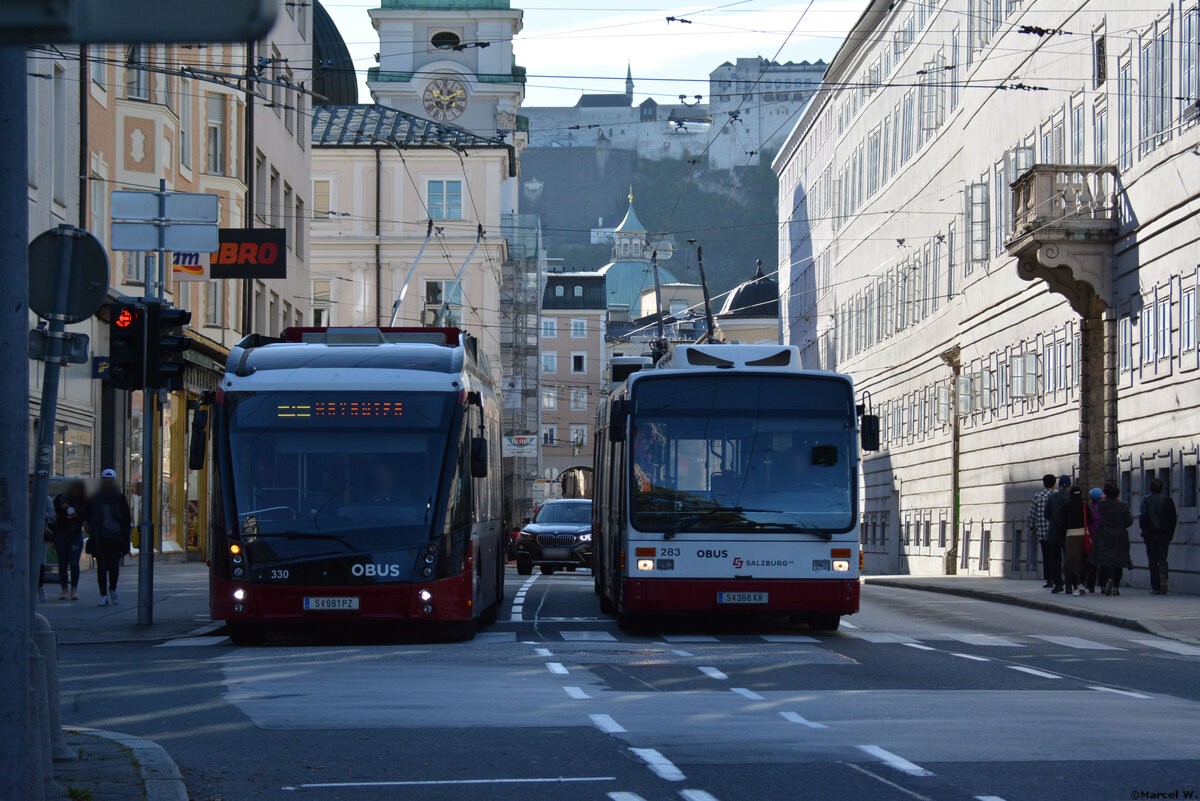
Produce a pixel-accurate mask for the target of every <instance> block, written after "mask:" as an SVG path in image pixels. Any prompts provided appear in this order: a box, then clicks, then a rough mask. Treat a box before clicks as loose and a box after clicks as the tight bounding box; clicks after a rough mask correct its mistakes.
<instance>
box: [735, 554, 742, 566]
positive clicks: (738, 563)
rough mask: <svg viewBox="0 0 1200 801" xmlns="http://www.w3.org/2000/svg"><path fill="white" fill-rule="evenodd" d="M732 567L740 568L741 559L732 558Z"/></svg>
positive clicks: (737, 557) (738, 557)
mask: <svg viewBox="0 0 1200 801" xmlns="http://www.w3.org/2000/svg"><path fill="white" fill-rule="evenodd" d="M733 566H734V567H741V566H742V557H740V556H735V557H733Z"/></svg>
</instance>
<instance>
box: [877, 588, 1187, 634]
mask: <svg viewBox="0 0 1200 801" xmlns="http://www.w3.org/2000/svg"><path fill="white" fill-rule="evenodd" d="M863 581H864V582H865V583H867V584H877V585H879V586H880V587H898V588H900V589H903V590H917V591H920V592H940V593H942V594H944V595H959V596H962V597H964V598H976V599H978V600H981V601H992V602H995V603H1002V604H1011V605H1012V606H1024V607H1027V608H1029V609H1038V610H1041V611H1043V612H1056V613H1058V614H1060V615H1070V616H1071V617H1079V618H1084V619H1086V620H1094V621H1096V622H1098V623H1108V624H1109V625H1113V626H1121V627H1123V628H1127V629H1133V630H1134V631H1140V632H1143V633H1145V634H1153V635H1155V636H1156V637H1164V638H1166V639H1169V640H1178V641H1180V642H1187V640H1184V639H1183V638H1181V637H1179V636H1178V635H1175V634H1173V633H1170V632H1167V631H1165V630H1164V629H1162V628H1161V627H1160V626H1157V625H1155V624H1153V623H1144V622H1142V621H1141V620H1137V619H1136V618H1129V617H1120V616H1118V615H1110V614H1108V613H1105V612H1094V611H1092V610H1090V609H1076V608H1074V607H1068V606H1062V605H1060V604H1056V603H1051V602H1048V601H1038V600H1034V599H1032V598H1021V597H1019V596H1015V595H1007V594H1005V593H999V592H988V591H987V590H975V589H971V588H970V587H942V586H937V585H933V584H918V583H915V582H909V581H897V580H895V579H887V578H874V577H871V576H863Z"/></svg>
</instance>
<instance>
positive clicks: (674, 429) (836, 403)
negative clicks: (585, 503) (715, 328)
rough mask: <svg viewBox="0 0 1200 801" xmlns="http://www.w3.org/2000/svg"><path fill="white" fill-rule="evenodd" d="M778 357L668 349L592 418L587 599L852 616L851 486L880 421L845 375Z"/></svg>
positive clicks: (655, 607) (743, 348) (622, 608)
mask: <svg viewBox="0 0 1200 801" xmlns="http://www.w3.org/2000/svg"><path fill="white" fill-rule="evenodd" d="M798 363H799V351H798V349H797V348H794V347H784V346H778V345H678V346H676V347H675V349H674V351H673V352H672V353H671V354H669V355H668V356H666V357H664V358H663V359H662V360H661V361H660V362H659V363H658V365H656V366H654V367H649V368H646V369H642V370H640V371H638V372H634V373H633V374H631V375H630V376H629V377H628V378H627V379H626V380H625V381H624V382H623V383H621V384H619V385H618V386H617V387H616V389H615V390H614V391H613V392H612V393H611V394H610V396H609V397H608V398H606V399H605V400H604V401H603V402H602V403H601V405H600V408H599V411H598V412H597V426H596V428H597V433H596V437H597V439H596V457H595V475H596V492H595V499H594V503H593V524H594V528H595V532H596V534H595V541H594V543H593V554H594V560H595V581H596V592H597V594H598V595H599V596H600V603H601V607H602V608H603V609H604V611H605V612H608V613H612V612H615V613H616V614H617V615H618V620H619V621H620V623H621V624H622V626H627V625H630V624H632V623H634V622H636V620H637V617H638V616H639V615H642V614H646V613H665V612H712V611H718V610H732V611H744V612H760V613H762V612H766V613H779V614H789V615H791V616H792V617H793V619H794V620H797V621H804V622H807V623H808V624H809V625H810V627H812V628H813V629H817V630H834V629H836V628H837V627H838V624H839V622H840V619H841V616H842V615H847V614H853V613H854V612H856V611H858V608H859V568H860V563H859V554H860V549H859V539H858V518H859V514H858V480H859V479H858V475H859V445H860V426H859V420H860V418H861V419H862V426H861V428H862V447H863V448H864V449H867V450H873V449H877V448H878V439H879V428H878V426H879V421H878V418H876V417H874V416H872V415H864V414H863V409H862V408H861V407H859V406H856V404H855V399H854V388H853V386H852V384H851V381H850V378H849V377H847V376H844V375H839V374H836V373H825V372H814V371H806V370H801V369H799V367H798Z"/></svg>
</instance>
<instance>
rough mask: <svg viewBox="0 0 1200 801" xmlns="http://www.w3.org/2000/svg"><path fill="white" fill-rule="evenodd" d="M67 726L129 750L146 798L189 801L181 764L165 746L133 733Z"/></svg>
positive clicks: (147, 799)
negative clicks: (177, 763)
mask: <svg viewBox="0 0 1200 801" xmlns="http://www.w3.org/2000/svg"><path fill="white" fill-rule="evenodd" d="M63 728H64V729H66V730H67V731H71V732H76V733H78V734H86V735H89V736H91V737H100V738H101V739H104V740H111V741H113V742H115V743H118V744H120V745H121V746H122V747H124V748H126V749H128V750H129V752H130V754H131V755H132V756H133V761H134V763H136V764H137V766H138V771H139V772H140V774H141V778H142V787H143V788H144V790H145V799H146V801H188V793H187V787H186V786H185V785H184V783H183V777H182V776H180V775H179V766H178V765H176V764H175V760H173V759H171V756H170V754H168V753H167V752H166V750H165V749H163V747H162V746H161V745H159V744H158V743H155V742H151V741H150V740H143V739H142V738H140V737H134V736H133V735H130V734H120V733H118V732H111V731H101V730H100V729H89V728H85V727H83V726H64V727H63Z"/></svg>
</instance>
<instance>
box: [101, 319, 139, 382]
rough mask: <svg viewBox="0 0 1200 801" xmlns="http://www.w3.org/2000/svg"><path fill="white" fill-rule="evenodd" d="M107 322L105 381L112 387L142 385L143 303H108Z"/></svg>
mask: <svg viewBox="0 0 1200 801" xmlns="http://www.w3.org/2000/svg"><path fill="white" fill-rule="evenodd" d="M108 326H109V332H108V382H109V383H110V384H111V385H112V386H113V387H114V388H115V389H130V390H139V389H142V387H143V383H142V382H143V380H144V377H143V376H144V373H143V370H144V368H145V360H144V350H143V349H144V348H145V343H146V307H145V306H143V305H142V304H140V303H133V302H130V301H117V302H115V303H113V304H112V305H111V306H110V307H109V324H108Z"/></svg>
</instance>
